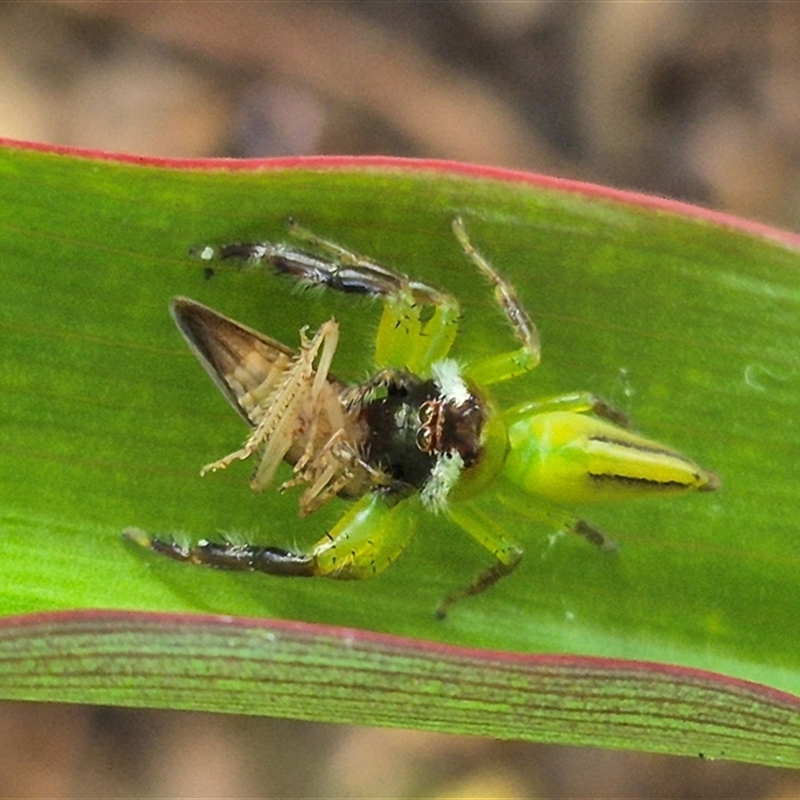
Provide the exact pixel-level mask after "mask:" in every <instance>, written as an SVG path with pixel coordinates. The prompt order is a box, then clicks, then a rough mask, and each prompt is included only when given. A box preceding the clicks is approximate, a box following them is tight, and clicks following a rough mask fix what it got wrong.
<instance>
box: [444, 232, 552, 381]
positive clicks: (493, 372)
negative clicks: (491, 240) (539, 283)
mask: <svg viewBox="0 0 800 800" xmlns="http://www.w3.org/2000/svg"><path fill="white" fill-rule="evenodd" d="M453 234H454V235H455V237H456V239H458V242H459V244H460V245H461V247H462V249H463V250H464V253H465V255H466V256H467V258H469V259H470V260H471V261H472V263H473V264H475V266H476V267H477V268H478V269H479V270H480V271H481V273H482V274H483V275H484V276H485V277H486V278H488V279H489V282H490V283H491V284H492V286H493V287H494V297H495V300H497V303H498V305H499V306H500V308H501V309H502V311H503V313H504V314H505V316H506V319H507V320H508V321H509V323H510V324H511V329H512V330H513V332H514V335H515V336H516V337H517V339H518V340H519V342H520V344H521V345H522V346H521V347H520V348H519V349H518V350H514V351H512V352H508V353H500V354H499V355H496V356H490V357H488V358H485V359H481V360H479V361H476V362H474V363H472V364H469V365H468V366H467V367H466V369H465V374H466V376H467V377H468V378H471V379H472V380H473V381H475V383H477V384H479V385H481V386H488V385H490V384H492V383H499V382H500V381H505V380H508V379H509V378H515V377H517V376H518V375H522V374H524V373H525V372H529V371H530V370H532V369H535V368H536V367H537V366H538V364H539V361H540V359H541V347H540V344H539V333H538V331H537V330H536V325H534V323H533V320H532V319H531V318H530V315H529V314H528V312H527V311H526V310H525V307H524V306H523V305H522V302H521V301H520V299H519V297H517V293H516V291H515V289H514V287H513V286H512V285H511V284H510V283H509V282H508V281H507V280H506V279H505V278H504V277H503V276H502V275H501V274H500V273H499V272H497V270H496V269H495V268H494V267H493V266H492V265H491V264H490V263H489V262H488V261H487V260H486V258H485V257H484V256H483V255H482V254H481V253H480V251H478V250H477V249H476V248H475V246H474V245H473V244H472V242H471V241H470V239H469V236H468V235H467V231H466V229H465V227H464V221H463V220H462V219H461V217H456V218H455V219H454V220H453Z"/></svg>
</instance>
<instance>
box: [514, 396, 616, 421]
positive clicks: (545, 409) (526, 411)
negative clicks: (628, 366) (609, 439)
mask: <svg viewBox="0 0 800 800" xmlns="http://www.w3.org/2000/svg"><path fill="white" fill-rule="evenodd" d="M552 411H572V412H573V413H575V414H583V413H586V412H589V413H591V414H595V415H596V416H598V417H603V418H604V419H607V420H608V421H609V422H613V423H614V424H615V425H619V426H620V427H621V428H627V427H628V426H629V425H630V420H629V419H628V416H627V414H625V413H624V412H622V411H620V410H619V409H618V408H616V407H615V406H612V405H611V404H610V403H607V402H606V401H605V400H603V398H602V397H598V396H597V395H596V394H592V393H591V392H570V393H568V394H561V395H555V396H553V397H543V398H539V399H538V400H526V401H525V402H523V403H519V404H518V405H516V406H512V407H511V408H509V409H508V410H507V411H505V412H503V414H504V416H505V419H506V421H507V423H508V424H509V425H513V424H514V422H516V421H517V420H521V419H524V418H526V417H529V416H532V415H533V414H548V413H550V412H552Z"/></svg>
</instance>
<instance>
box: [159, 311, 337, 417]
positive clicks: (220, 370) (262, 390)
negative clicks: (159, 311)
mask: <svg viewBox="0 0 800 800" xmlns="http://www.w3.org/2000/svg"><path fill="white" fill-rule="evenodd" d="M170 312H171V314H172V318H173V319H174V320H175V324H176V325H177V326H178V329H179V330H180V332H181V333H182V334H183V338H184V339H186V343H187V344H188V345H189V347H190V348H191V350H192V352H193V353H194V354H195V355H196V356H197V359H198V360H199V361H200V363H201V364H202V365H203V368H204V369H205V371H206V372H207V373H208V374H209V376H210V377H211V379H212V380H213V381H214V383H215V384H216V385H217V387H218V388H219V390H220V391H221V392H222V394H223V395H225V397H226V398H227V399H228V402H229V403H230V404H231V405H232V406H233V407H234V408H235V409H236V411H237V413H238V414H239V415H240V416H241V417H242V418H243V419H244V420H245V421H246V422H247V423H248V424H249V425H252V426H256V425H258V423H259V422H260V420H261V415H262V414H263V405H261V404H262V403H263V401H264V400H265V398H266V397H268V396H269V395H270V394H271V393H272V391H273V390H274V389H275V388H276V387H277V385H278V384H279V383H280V382H281V380H282V379H283V377H284V375H285V373H286V370H287V369H288V367H289V365H290V363H291V361H292V359H294V358H296V357H297V355H298V353H297V351H296V350H293V349H292V348H291V347H287V346H286V345H285V344H283V343H281V342H279V341H277V340H276V339H272V338H270V337H269V336H266V335H265V334H263V333H260V332H259V331H256V330H254V329H253V328H249V327H247V326H246V325H242V324H241V323H240V322H235V321H234V320H232V319H230V318H229V317H226V316H224V315H223V314H220V313H219V312H217V311H214V310H213V309H211V308H209V307H208V306H204V305H203V304H202V303H198V302H196V301H194V300H190V299H189V298H188V297H175V298H173V299H172V302H171V303H170ZM328 381H329V383H331V384H332V387H331V388H334V389H335V390H336V392H337V393H338V392H339V391H340V390H341V389H342V388H343V385H342V384H341V383H340V382H339V381H337V380H336V379H333V378H328Z"/></svg>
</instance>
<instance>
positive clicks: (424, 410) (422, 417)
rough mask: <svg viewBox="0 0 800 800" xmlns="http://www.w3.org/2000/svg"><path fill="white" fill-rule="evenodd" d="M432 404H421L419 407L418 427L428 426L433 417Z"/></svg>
mask: <svg viewBox="0 0 800 800" xmlns="http://www.w3.org/2000/svg"><path fill="white" fill-rule="evenodd" d="M435 411H436V410H435V409H434V407H433V403H430V402H429V403H423V404H422V405H421V406H420V407H419V423H420V425H430V424H431V420H432V419H433V415H434V413H435Z"/></svg>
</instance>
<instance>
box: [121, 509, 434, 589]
mask: <svg viewBox="0 0 800 800" xmlns="http://www.w3.org/2000/svg"><path fill="white" fill-rule="evenodd" d="M419 513H420V509H419V506H418V503H417V502H414V500H411V501H409V502H407V503H396V504H394V505H388V504H387V503H385V502H383V498H381V497H380V496H379V495H377V494H368V495H365V496H364V497H362V498H361V499H360V500H358V501H357V502H356V503H354V504H353V505H352V506H351V507H350V509H349V510H348V511H347V513H346V514H345V515H344V516H343V517H342V518H341V519H340V520H339V522H337V523H336V525H335V526H334V527H333V528H332V529H331V531H330V532H329V533H326V534H325V535H324V536H323V537H322V538H321V539H320V540H319V541H318V542H317V543H316V544H315V545H314V546H313V547H311V548H310V549H309V550H307V551H302V550H300V551H292V550H285V549H283V548H280V547H266V546H263V545H253V544H235V543H232V542H223V543H217V542H209V541H206V540H203V541H201V542H199V543H198V544H196V545H194V546H191V547H185V546H183V545H180V544H178V543H177V542H175V541H168V540H166V539H159V538H157V537H152V536H149V535H148V534H147V533H145V532H144V531H142V530H141V529H139V528H129V529H128V530H126V531H125V537H126V538H127V539H128V540H129V541H132V542H134V543H136V544H138V545H140V546H141V547H146V548H148V549H149V550H153V551H155V552H157V553H161V554H162V555H165V556H168V557H169V558H172V559H175V560H176V561H185V562H189V563H191V564H195V565H197V566H206V567H214V568H216V569H228V570H239V571H243V572H264V573H267V574H269V575H279V576H285V577H305V578H312V577H328V578H338V579H340V580H362V579H365V578H371V577H372V576H374V575H377V574H378V573H380V572H383V571H384V570H385V569H387V568H388V567H390V566H391V565H392V564H393V563H394V562H395V561H396V560H397V558H398V557H399V556H400V554H401V553H402V552H403V550H405V548H406V546H407V545H408V542H409V541H410V540H411V538H412V537H413V536H414V533H415V531H416V524H415V521H416V517H417V515H418V514H419Z"/></svg>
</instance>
